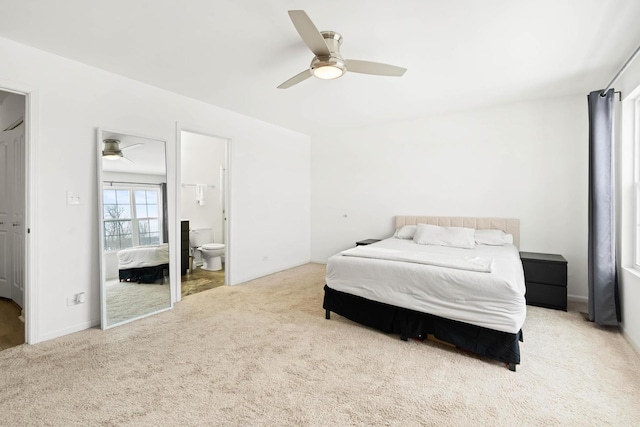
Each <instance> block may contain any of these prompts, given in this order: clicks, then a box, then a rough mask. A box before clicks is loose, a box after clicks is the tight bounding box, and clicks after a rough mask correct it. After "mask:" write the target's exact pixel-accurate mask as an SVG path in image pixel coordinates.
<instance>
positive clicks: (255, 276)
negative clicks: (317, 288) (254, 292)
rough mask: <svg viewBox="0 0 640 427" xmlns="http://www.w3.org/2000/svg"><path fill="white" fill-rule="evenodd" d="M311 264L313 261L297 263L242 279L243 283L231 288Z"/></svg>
mask: <svg viewBox="0 0 640 427" xmlns="http://www.w3.org/2000/svg"><path fill="white" fill-rule="evenodd" d="M310 262H311V261H304V262H299V263H295V264H293V265H289V266H284V267H278V268H275V269H270V270H267V271H264V272H262V273H259V274H256V275H252V276H249V277H245V278H243V279H242V282H236V283H233V284H230V286H235V285H240V284H242V283H246V282H250V281H251V280H255V279H259V278H261V277H264V276H268V275H270V274H275V273H279V272H281V271H284V270H289V269H290V268H295V267H300V266H301V265H305V264H309V263H310Z"/></svg>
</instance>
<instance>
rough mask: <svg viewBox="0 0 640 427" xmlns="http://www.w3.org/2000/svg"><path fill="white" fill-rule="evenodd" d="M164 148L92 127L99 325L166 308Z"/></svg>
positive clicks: (160, 143)
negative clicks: (97, 211)
mask: <svg viewBox="0 0 640 427" xmlns="http://www.w3.org/2000/svg"><path fill="white" fill-rule="evenodd" d="M165 153H166V150H165V143H164V141H158V140H153V139H148V138H142V137H135V136H131V135H124V134H120V133H115V132H109V131H104V130H103V131H98V157H99V160H98V164H99V166H100V168H99V171H98V176H99V178H98V181H99V186H100V197H99V199H100V203H99V205H100V228H101V236H100V250H101V253H102V289H101V296H102V301H101V304H102V319H101V320H102V328H103V329H106V328H109V327H112V326H115V325H118V324H121V323H125V322H129V321H131V320H134V319H137V318H140V317H144V316H147V315H149V314H152V313H155V312H158V311H161V310H165V309H168V308H171V286H170V280H169V277H170V276H169V259H170V258H169V241H168V235H169V229H168V224H169V218H168V214H167V212H168V206H167V205H168V201H167V169H166V155H165Z"/></svg>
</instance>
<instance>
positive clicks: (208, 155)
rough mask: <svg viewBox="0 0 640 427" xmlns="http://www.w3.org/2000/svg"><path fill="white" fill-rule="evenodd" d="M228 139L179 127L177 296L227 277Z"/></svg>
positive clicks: (219, 283)
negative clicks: (179, 242) (179, 291)
mask: <svg viewBox="0 0 640 427" xmlns="http://www.w3.org/2000/svg"><path fill="white" fill-rule="evenodd" d="M227 153H228V140H226V139H223V138H218V137H214V136H210V135H203V134H200V133H194V132H189V131H184V130H183V131H181V132H180V215H181V224H180V230H181V239H180V241H181V296H182V297H185V296H188V295H191V294H194V293H198V292H202V291H205V290H208V289H213V288H216V287H218V286H222V285H225V284H227V283H228V275H227V271H228V268H227V267H228V264H229V259H228V253H229V252H228V250H227V248H228V226H227V200H228V185H227V169H228V165H227V158H228V154H227Z"/></svg>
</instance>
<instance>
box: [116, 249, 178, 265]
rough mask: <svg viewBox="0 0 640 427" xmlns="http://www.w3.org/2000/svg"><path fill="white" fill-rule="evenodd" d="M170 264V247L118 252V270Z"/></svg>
mask: <svg viewBox="0 0 640 427" xmlns="http://www.w3.org/2000/svg"><path fill="white" fill-rule="evenodd" d="M168 263H169V245H168V244H167V243H163V244H161V245H155V246H136V247H133V248H128V249H122V250H120V251H118V269H119V270H126V269H128V268H140V267H155V266H157V265H162V264H168Z"/></svg>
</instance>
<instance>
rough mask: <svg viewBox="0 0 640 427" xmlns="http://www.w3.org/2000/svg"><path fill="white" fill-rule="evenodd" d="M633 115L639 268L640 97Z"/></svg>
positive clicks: (639, 263)
mask: <svg viewBox="0 0 640 427" xmlns="http://www.w3.org/2000/svg"><path fill="white" fill-rule="evenodd" d="M634 104H635V106H634V107H635V108H634V109H633V110H634V117H633V151H634V157H633V158H634V165H633V167H634V172H633V175H634V178H633V181H634V190H635V191H634V193H635V194H634V196H635V218H634V222H635V254H634V265H635V268H636V269H640V99H637V100H636V101H635V103H634Z"/></svg>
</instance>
